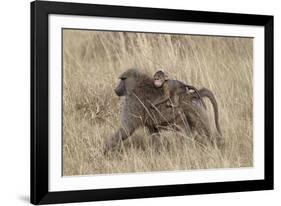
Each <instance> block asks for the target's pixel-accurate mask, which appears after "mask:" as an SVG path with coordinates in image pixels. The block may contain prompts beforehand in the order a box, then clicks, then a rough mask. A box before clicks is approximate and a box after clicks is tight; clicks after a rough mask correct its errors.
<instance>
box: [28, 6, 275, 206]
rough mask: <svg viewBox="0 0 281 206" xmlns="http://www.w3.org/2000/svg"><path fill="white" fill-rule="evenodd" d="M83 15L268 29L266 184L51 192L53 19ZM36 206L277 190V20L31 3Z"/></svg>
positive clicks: (265, 55) (33, 197)
mask: <svg viewBox="0 0 281 206" xmlns="http://www.w3.org/2000/svg"><path fill="white" fill-rule="evenodd" d="M49 14H63V15H81V16H100V17H119V18H134V19H154V20H169V21H189V22H205V23H218V24H237V25H257V26H264V28H265V39H264V42H265V45H264V46H265V47H264V48H265V49H264V57H265V64H264V71H265V77H264V81H265V93H264V95H265V99H264V101H265V121H264V122H265V134H264V138H265V139H264V141H265V147H264V154H265V156H264V159H265V168H264V172H265V177H264V179H263V180H251V181H231V182H216V183H199V184H181V185H165V186H147V187H132V188H131V187H130V188H114V189H94V190H79V191H78V190H77V191H61V192H49V190H48V160H49V159H48V149H49V148H48V147H49V146H48V134H49V131H48V124H49V123H48V121H49V119H48V117H49V107H48V102H49V97H48V88H49V79H48V15H49ZM30 129H31V168H30V170H31V176H30V178H31V182H30V185H31V191H30V193H31V198H30V199H31V203H33V204H50V203H67V202H81V201H99V200H116V199H131V198H147V197H163V196H177V195H195V194H210V193H226V192H241V191H254V190H271V189H273V185H274V182H273V16H265V15H251V14H233V13H218V12H205V11H204V12H202V11H187V10H172V9H157V8H138V7H126V6H109V5H93V4H80V3H63V2H45V1H35V2H31V128H30Z"/></svg>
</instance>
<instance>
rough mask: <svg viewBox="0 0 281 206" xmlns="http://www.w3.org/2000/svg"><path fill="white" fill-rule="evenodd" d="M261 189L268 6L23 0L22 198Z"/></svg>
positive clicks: (267, 133)
mask: <svg viewBox="0 0 281 206" xmlns="http://www.w3.org/2000/svg"><path fill="white" fill-rule="evenodd" d="M269 189H273V16H265V15H251V14H233V13H217V12H202V11H187V10H170V9H158V8H137V7H125V6H109V5H93V4H79V3H63V2H44V1H35V2H32V3H31V203H33V204H49V203H66V202H80V201H98V200H115V199H128V198H145V197H162V196H175V195H192V194H209V193H225V192H239V191H252V190H269Z"/></svg>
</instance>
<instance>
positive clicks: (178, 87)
mask: <svg viewBox="0 0 281 206" xmlns="http://www.w3.org/2000/svg"><path fill="white" fill-rule="evenodd" d="M153 78H154V85H155V87H157V88H162V90H163V96H162V97H161V98H159V99H157V100H156V101H154V102H153V103H152V104H153V105H154V106H157V105H159V104H162V103H164V102H167V106H170V107H178V106H179V95H180V94H183V93H186V92H188V91H189V90H194V91H195V92H196V94H197V95H198V97H199V99H200V101H201V102H202V104H203V106H204V107H205V108H206V105H205V103H204V101H203V100H202V98H201V96H200V94H199V92H198V90H197V89H196V88H195V87H194V86H191V85H187V84H184V83H183V82H181V81H178V80H173V79H169V78H168V75H167V74H166V73H165V72H164V71H163V70H158V71H157V72H156V73H155V74H154V76H153ZM169 100H171V101H169Z"/></svg>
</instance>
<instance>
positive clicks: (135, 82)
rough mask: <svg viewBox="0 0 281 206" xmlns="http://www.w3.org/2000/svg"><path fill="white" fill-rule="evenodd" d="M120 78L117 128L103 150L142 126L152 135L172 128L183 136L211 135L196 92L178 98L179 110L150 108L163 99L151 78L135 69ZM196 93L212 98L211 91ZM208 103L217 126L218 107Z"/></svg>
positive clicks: (214, 103) (117, 91)
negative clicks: (118, 125) (120, 105)
mask: <svg viewBox="0 0 281 206" xmlns="http://www.w3.org/2000/svg"><path fill="white" fill-rule="evenodd" d="M119 78H120V79H121V81H120V83H119V85H118V86H117V87H116V89H115V92H116V94H117V95H118V96H124V98H125V99H124V104H123V107H122V109H121V116H120V118H121V122H120V128H119V129H118V131H117V132H115V133H114V134H113V135H112V136H111V137H109V138H108V139H107V141H106V150H105V151H108V150H109V149H110V148H112V147H114V146H115V145H116V144H117V143H118V142H119V141H121V140H125V139H127V138H128V137H129V136H131V135H132V134H133V133H134V131H135V130H136V129H137V128H139V127H142V126H145V127H147V129H148V131H149V132H150V133H151V134H155V133H158V132H159V130H160V129H162V128H173V129H179V130H183V131H185V132H186V133H190V132H191V131H195V130H196V131H197V132H198V133H200V134H205V135H206V136H208V137H210V136H211V129H210V124H209V120H208V117H207V112H206V109H205V108H204V107H203V106H202V103H201V101H200V100H199V98H198V96H197V95H196V94H195V93H186V94H184V95H181V97H180V105H179V107H176V108H172V107H166V105H164V104H160V105H159V106H158V107H157V108H155V109H152V108H151V107H150V105H151V102H153V101H155V100H156V99H157V98H160V97H161V96H162V94H161V92H160V91H159V90H158V89H157V88H155V87H154V84H153V79H152V78H150V77H149V76H147V75H145V74H143V73H141V72H139V71H138V70H137V69H129V70H127V71H126V72H124V73H123V74H122V75H121V76H120V77H119ZM199 93H200V94H201V95H202V96H204V97H208V98H210V97H212V98H213V99H214V96H213V95H212V93H211V91H209V90H207V89H203V90H199ZM210 94H211V95H210ZM211 102H212V104H213V106H214V110H215V119H216V123H218V111H217V104H216V102H215V101H211ZM219 131H220V130H219Z"/></svg>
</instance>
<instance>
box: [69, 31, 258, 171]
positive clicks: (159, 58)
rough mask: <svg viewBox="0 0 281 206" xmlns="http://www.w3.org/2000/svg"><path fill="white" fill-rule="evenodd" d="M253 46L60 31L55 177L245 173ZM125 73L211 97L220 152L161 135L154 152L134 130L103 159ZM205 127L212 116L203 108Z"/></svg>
mask: <svg viewBox="0 0 281 206" xmlns="http://www.w3.org/2000/svg"><path fill="white" fill-rule="evenodd" d="M252 55H253V40H252V39H251V38H230V37H228V38H226V37H210V36H190V35H167V34H149V33H125V32H99V31H78V30H76V31H75V30H64V31H63V62H64V63H63V75H64V76H63V77H64V78H63V175H90V174H104V173H128V172H146V171H165V170H186V169H206V168H233V167H251V166H252V165H253V111H252V109H253V99H252V98H253V87H252V82H253V69H252V67H253V56H252ZM131 67H137V68H139V69H140V70H142V71H143V72H145V73H147V74H149V75H152V74H153V73H154V72H155V71H156V70H157V69H159V68H162V69H164V70H165V71H166V72H168V74H169V76H170V78H173V79H178V80H181V81H184V82H186V83H189V84H191V85H194V86H196V87H197V88H200V87H206V88H208V89H210V90H212V91H213V92H214V94H215V96H216V98H217V101H218V104H219V115H220V119H219V121H220V124H221V128H222V133H223V137H224V138H225V142H226V144H225V150H224V152H223V151H221V150H219V149H217V148H216V147H214V146H212V145H211V144H207V145H206V146H201V145H199V144H197V143H196V142H195V141H194V140H193V139H192V137H187V136H185V135H184V134H180V133H175V132H162V133H161V140H160V143H161V144H160V146H159V145H158V148H157V150H156V148H155V145H154V144H152V141H151V137H150V136H149V135H148V134H147V131H146V130H145V129H139V130H138V131H137V132H136V133H135V134H134V135H133V136H132V137H131V138H129V139H128V140H127V141H126V142H124V144H123V145H122V150H121V151H119V152H118V151H116V152H113V153H112V154H110V155H108V156H104V155H103V150H102V149H103V146H104V140H105V138H107V137H108V136H110V135H111V134H112V133H113V132H114V131H115V130H116V129H117V128H118V126H119V111H120V107H119V106H120V99H119V98H118V97H117V96H116V95H115V93H114V91H113V89H114V88H115V87H116V85H117V83H118V76H119V75H120V74H121V73H122V72H123V71H125V70H127V69H128V68H131ZM208 111H209V113H210V115H211V118H210V120H211V123H212V125H213V127H215V126H214V121H213V116H212V115H213V114H212V112H213V110H212V108H211V105H210V103H209V102H208Z"/></svg>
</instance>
